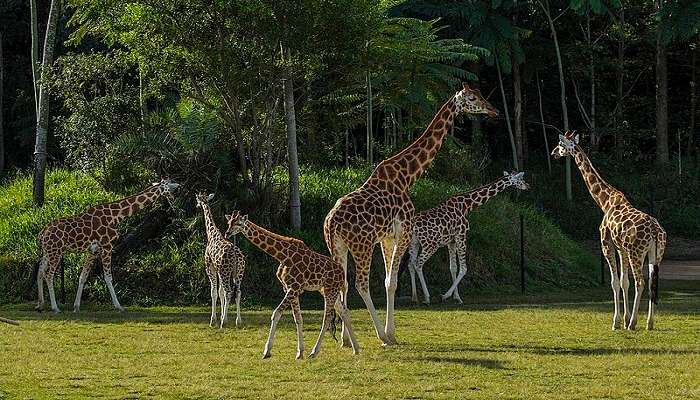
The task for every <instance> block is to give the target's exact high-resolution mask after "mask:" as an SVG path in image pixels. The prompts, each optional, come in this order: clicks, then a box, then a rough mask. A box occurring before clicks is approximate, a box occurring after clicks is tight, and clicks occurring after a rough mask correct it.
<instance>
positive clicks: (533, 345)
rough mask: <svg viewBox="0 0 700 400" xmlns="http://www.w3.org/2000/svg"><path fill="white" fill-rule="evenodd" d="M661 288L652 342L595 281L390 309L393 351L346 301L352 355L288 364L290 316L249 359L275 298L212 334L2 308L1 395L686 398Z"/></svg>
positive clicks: (693, 353)
mask: <svg viewBox="0 0 700 400" xmlns="http://www.w3.org/2000/svg"><path fill="white" fill-rule="evenodd" d="M661 288H662V291H661V296H660V298H661V299H662V300H661V304H660V305H659V308H658V310H659V311H660V312H659V313H658V314H657V318H656V327H657V329H658V330H655V331H651V332H646V331H638V332H626V331H618V332H610V331H609V326H610V323H611V320H612V304H610V298H611V293H610V288H609V287H607V285H606V287H601V288H598V289H596V290H586V291H580V290H579V291H570V290H567V291H560V292H552V293H547V294H546V295H545V294H540V295H534V296H533V295H528V296H507V295H504V294H503V293H502V292H491V293H489V294H488V295H485V296H476V295H473V294H470V295H468V296H463V297H464V299H465V301H467V303H468V304H467V305H465V306H454V305H453V304H445V305H437V306H431V307H430V308H425V307H420V308H413V307H411V306H408V305H406V304H405V303H403V304H402V303H399V304H398V309H397V312H396V316H397V331H396V334H397V338H398V340H399V341H400V345H398V346H395V347H392V348H382V347H381V346H379V343H378V341H377V338H376V337H375V335H374V331H373V328H372V325H371V321H370V319H369V316H368V314H367V311H366V310H364V306H360V304H359V303H356V304H354V305H353V307H352V308H353V311H352V322H353V327H354V328H355V331H356V332H357V335H358V341H359V342H360V346H361V347H362V350H361V351H362V352H361V353H360V354H359V355H358V356H352V355H351V354H350V351H349V350H348V349H341V348H338V345H337V343H336V342H334V341H333V340H332V339H331V338H330V337H329V336H326V339H325V341H324V343H323V347H322V351H321V353H320V354H319V357H318V359H317V360H303V361H297V360H294V354H295V353H294V352H295V348H296V335H295V333H294V332H295V331H294V322H293V321H292V316H291V313H290V312H286V313H284V315H283V317H282V319H281V321H280V323H279V328H278V331H277V336H276V340H275V347H274V349H273V358H272V359H271V360H264V361H261V360H260V354H261V351H262V347H263V344H264V340H265V338H266V337H267V332H268V329H269V324H270V313H271V309H272V304H273V303H274V302H276V301H279V300H280V298H279V297H276V298H274V299H270V305H269V306H266V307H264V308H262V309H260V308H257V307H255V308H252V307H250V306H248V305H247V304H246V305H245V306H244V309H243V312H242V319H243V327H242V328H240V329H236V328H232V327H228V328H224V329H216V328H210V327H209V326H208V321H209V310H208V309H207V308H206V307H184V308H183V307H178V308H174V307H158V308H140V307H128V308H127V312H125V313H116V312H114V311H113V310H111V309H109V308H107V307H109V306H105V307H104V308H103V307H100V308H95V307H89V306H88V307H86V309H84V310H81V313H80V314H76V315H74V314H72V313H63V314H60V315H57V316H56V315H52V314H47V313H44V314H38V313H36V312H35V311H33V310H32V309H31V306H30V305H26V304H23V305H20V306H12V307H0V315H3V316H4V317H8V318H13V319H17V320H19V321H20V323H21V326H20V327H15V326H11V325H7V324H2V325H0V338H2V343H3V362H2V363H0V396H7V397H9V398H15V397H17V398H24V397H31V398H52V397H58V396H66V397H71V398H72V397H97V396H100V397H118V396H124V395H125V393H128V394H129V395H131V396H134V397H149V396H154V397H168V398H171V397H177V398H247V397H255V398H263V399H268V398H269V399H287V398H289V399H298V398H333V399H335V398H407V397H417V398H435V399H448V398H472V397H475V398H485V399H499V398H503V397H517V398H529V399H538V400H539V399H551V398H557V399H580V398H581V397H582V390H583V388H585V396H584V397H593V398H635V399H658V398H696V397H698V396H700V385H698V375H697V373H696V371H695V370H696V366H697V363H698V351H697V326H698V324H700V317H699V316H698V314H697V309H698V307H700V296H699V295H700V293H699V292H698V290H697V286H692V285H678V284H675V283H670V282H669V283H666V284H664V285H662V286H661ZM404 289H405V287H404ZM317 299H318V300H320V296H318V295H312V294H307V295H304V296H303V297H302V300H307V301H303V302H302V306H301V308H302V315H303V321H304V336H305V342H306V349H307V354H308V351H309V349H310V345H311V344H312V343H313V340H315V338H316V336H317V335H318V329H319V327H320V324H321V312H320V309H321V306H320V304H319V301H315V302H313V303H311V304H308V303H309V302H308V300H317ZM645 299H646V297H645ZM357 300H358V301H359V299H357ZM360 303H361V301H360ZM523 303H524V304H523ZM642 310H644V311H646V306H643V307H642ZM380 313H381V311H380ZM669 332H672V334H669ZM327 335H328V334H327ZM38 349H41V351H38ZM144 365H148V366H149V367H148V368H144ZM631 365H634V368H635V374H637V377H638V379H637V380H636V381H635V384H634V385H630V384H629V383H630V366H631ZM37 366H42V368H41V374H38V373H36V372H35V371H36V368H37ZM76 366H79V367H76ZM650 377H653V378H650ZM214 382H219V383H221V382H228V384H213V383H214Z"/></svg>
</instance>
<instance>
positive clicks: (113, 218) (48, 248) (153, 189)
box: [36, 179, 180, 313]
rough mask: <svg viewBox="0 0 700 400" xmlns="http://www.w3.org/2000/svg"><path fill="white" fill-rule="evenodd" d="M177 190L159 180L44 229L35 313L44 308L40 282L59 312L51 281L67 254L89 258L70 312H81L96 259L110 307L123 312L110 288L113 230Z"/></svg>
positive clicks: (173, 183)
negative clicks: (134, 192)
mask: <svg viewBox="0 0 700 400" xmlns="http://www.w3.org/2000/svg"><path fill="white" fill-rule="evenodd" d="M178 186H180V185H179V184H177V183H175V182H173V181H171V180H169V179H162V180H161V181H160V182H155V183H153V184H152V185H151V186H150V187H148V188H147V189H145V190H143V191H141V192H139V193H137V194H135V195H133V196H129V197H127V198H125V199H121V200H118V201H115V202H113V203H107V204H101V205H97V206H94V207H91V208H89V209H88V210H87V211H85V212H83V213H81V214H77V215H74V216H71V217H67V218H61V219H57V220H55V221H52V222H50V223H49V224H48V225H46V226H45V227H44V229H42V230H41V232H40V233H39V235H38V240H39V244H40V246H41V249H42V253H43V256H42V259H41V261H40V263H39V270H38V273H37V278H36V281H37V288H38V292H39V301H38V304H37V306H36V308H37V310H42V309H43V307H44V288H43V282H44V281H46V285H47V286H48V290H49V298H50V300H51V309H52V310H53V311H54V312H56V313H58V312H60V310H59V309H58V305H57V304H56V296H55V295H54V287H53V277H54V273H55V272H56V268H57V267H58V263H59V262H60V261H61V257H63V254H64V253H65V252H67V251H87V252H88V257H87V261H86V262H85V265H84V266H83V269H82V271H81V273H80V279H79V280H78V291H77V294H76V296H75V303H74V304H73V311H74V312H78V311H80V298H81V296H82V294H83V287H84V285H85V281H86V280H87V278H88V275H90V271H91V270H92V266H93V264H94V263H95V261H96V260H97V258H99V259H100V261H101V262H102V271H103V273H104V279H105V283H106V284H107V289H108V290H109V294H110V296H111V298H112V304H113V305H114V307H115V308H116V309H117V310H119V311H124V308H123V307H122V306H121V305H120V304H119V300H117V295H116V294H115V292H114V286H113V285H112V272H111V259H112V244H113V242H114V240H115V239H116V238H117V229H116V227H115V226H116V224H117V223H119V222H120V221H122V220H123V219H124V218H126V217H128V216H131V215H133V214H135V213H136V212H138V211H140V210H141V209H143V208H144V207H146V206H147V205H148V204H150V203H152V202H154V201H155V200H156V199H158V198H159V197H160V196H163V195H165V196H166V197H168V198H170V199H172V192H173V191H174V190H175V189H176V188H177V187H178Z"/></svg>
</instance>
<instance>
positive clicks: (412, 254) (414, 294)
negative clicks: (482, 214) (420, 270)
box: [408, 242, 420, 303]
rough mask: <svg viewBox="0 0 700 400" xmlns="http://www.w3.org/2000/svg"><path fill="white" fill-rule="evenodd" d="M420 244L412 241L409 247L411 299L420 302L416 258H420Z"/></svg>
mask: <svg viewBox="0 0 700 400" xmlns="http://www.w3.org/2000/svg"><path fill="white" fill-rule="evenodd" d="M419 248H420V244H418V242H412V243H411V247H409V248H408V257H409V259H408V272H410V273H411V301H413V302H414V303H418V291H417V290H416V259H417V258H418V250H419Z"/></svg>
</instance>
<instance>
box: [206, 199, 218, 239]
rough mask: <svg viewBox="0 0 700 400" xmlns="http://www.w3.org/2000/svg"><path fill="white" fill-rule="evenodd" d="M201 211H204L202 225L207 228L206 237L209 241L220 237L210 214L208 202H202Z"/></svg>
mask: <svg viewBox="0 0 700 400" xmlns="http://www.w3.org/2000/svg"><path fill="white" fill-rule="evenodd" d="M202 211H204V225H205V226H206V229H207V239H208V240H209V242H210V243H211V242H212V241H215V240H218V239H221V231H220V230H219V228H218V227H217V226H216V223H215V222H214V217H213V216H212V215H211V208H209V204H202Z"/></svg>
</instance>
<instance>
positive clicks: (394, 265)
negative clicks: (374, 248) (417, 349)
mask: <svg viewBox="0 0 700 400" xmlns="http://www.w3.org/2000/svg"><path fill="white" fill-rule="evenodd" d="M398 234H399V236H398V239H394V240H385V241H382V250H384V261H385V263H386V261H389V263H388V265H387V264H385V268H386V278H385V281H384V286H385V288H386V324H385V327H384V334H385V336H386V338H387V340H388V342H389V343H388V344H397V341H396V325H395V317H394V301H395V296H396V288H397V286H398V277H399V261H400V260H401V257H403V254H404V252H406V249H407V248H408V245H409V244H410V243H411V223H410V221H402V222H401V225H400V227H399V229H398ZM385 247H386V248H387V249H391V252H390V253H388V254H391V257H390V258H388V259H387V257H386V256H387V252H386V250H385ZM387 267H388V268H387Z"/></svg>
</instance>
